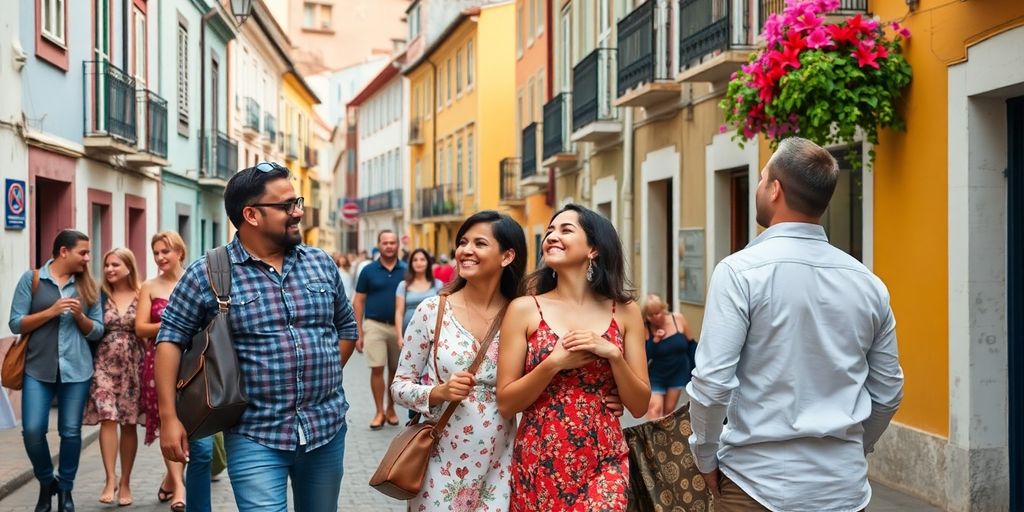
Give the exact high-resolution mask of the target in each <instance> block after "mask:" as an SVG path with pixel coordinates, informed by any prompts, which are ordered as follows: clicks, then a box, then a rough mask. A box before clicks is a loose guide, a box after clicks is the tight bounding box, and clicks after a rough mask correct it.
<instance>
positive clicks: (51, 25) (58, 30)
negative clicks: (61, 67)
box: [39, 0, 105, 45]
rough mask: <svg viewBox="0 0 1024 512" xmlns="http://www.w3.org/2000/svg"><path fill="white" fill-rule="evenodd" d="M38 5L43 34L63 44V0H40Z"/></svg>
mask: <svg viewBox="0 0 1024 512" xmlns="http://www.w3.org/2000/svg"><path fill="white" fill-rule="evenodd" d="M39 7H40V9H39V11H40V12H39V17H40V18H41V24H42V29H43V35H44V36H45V37H46V38H47V39H49V40H51V41H53V42H55V43H57V44H60V45H64V0H40V5H39ZM104 21H105V20H104Z"/></svg>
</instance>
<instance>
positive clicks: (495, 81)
mask: <svg viewBox="0 0 1024 512" xmlns="http://www.w3.org/2000/svg"><path fill="white" fill-rule="evenodd" d="M514 27H515V18H514V6H513V4H512V3H511V2H509V3H503V4H495V5H490V6H484V7H479V8H472V9H469V10H466V11H463V12H462V13H461V14H460V15H459V16H458V17H457V18H456V19H455V20H454V21H453V22H452V23H451V24H450V25H449V26H448V27H447V28H446V30H445V31H444V32H443V33H442V35H441V36H440V37H439V38H438V39H437V40H436V41H434V42H432V43H431V44H430V45H429V46H428V47H427V48H426V50H425V51H424V52H422V54H421V55H419V56H418V57H417V58H416V59H415V60H412V61H411V62H409V63H408V64H407V65H406V67H405V69H404V70H403V73H404V74H405V75H406V77H407V78H408V80H409V91H410V92H409V105H408V108H409V112H410V114H409V116H410V127H409V165H410V181H411V182H410V183H409V187H410V190H412V191H413V192H412V193H411V194H410V195H411V197H412V207H411V219H409V222H410V224H411V228H410V236H411V238H412V245H413V246H414V247H424V248H426V249H428V250H429V251H431V252H432V253H434V254H446V253H448V252H450V251H452V250H453V249H454V248H455V243H456V241H455V240H453V238H454V236H455V234H456V231H457V230H458V228H459V225H461V223H462V221H463V220H464V219H465V218H466V217H468V216H469V215H472V214H473V213H475V212H477V211H480V210H486V209H495V208H497V207H498V200H499V195H500V193H499V181H500V175H501V173H500V167H501V161H502V159H504V158H507V157H509V156H510V155H513V154H514V150H515V145H514V144H515V142H514V141H515V130H514V126H513V100H514V91H515V88H514V84H515V64H514V63H515V54H514V51H515V50H514V45H513V30H514ZM480 56H486V58H480Z"/></svg>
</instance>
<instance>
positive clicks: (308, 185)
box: [279, 73, 319, 246]
mask: <svg viewBox="0 0 1024 512" xmlns="http://www.w3.org/2000/svg"><path fill="white" fill-rule="evenodd" d="M281 96H283V98H284V105H282V106H281V108H282V109H283V111H282V112H281V114H284V115H283V116H282V117H281V121H279V122H280V123H281V127H282V131H284V132H285V133H286V134H287V135H285V137H288V136H290V134H293V133H296V134H297V135H298V150H297V153H298V155H297V157H296V158H295V159H290V158H286V160H285V163H286V165H287V167H288V168H289V169H290V170H291V171H292V185H293V186H294V187H295V191H296V193H298V194H299V195H300V196H303V197H305V198H306V207H307V208H312V207H314V205H315V204H316V200H315V199H314V198H313V185H312V182H313V180H315V179H317V176H316V171H315V170H314V169H311V168H310V167H308V165H309V162H307V161H306V157H305V152H304V148H305V147H306V146H310V147H311V148H313V149H314V151H315V149H316V137H314V136H313V133H312V129H313V124H312V123H313V115H314V114H313V105H315V104H316V103H319V101H318V100H317V98H316V97H315V96H312V95H310V94H309V92H308V91H307V90H306V88H305V87H303V85H302V84H301V83H300V82H299V80H298V79H297V78H296V77H295V75H293V74H291V73H285V75H284V77H283V80H282V81H281ZM289 113H290V114H291V115H289ZM295 113H298V114H301V116H302V117H301V121H299V120H298V119H297V118H296V116H295ZM287 144H288V141H287V140H285V147H287ZM303 231H304V235H303V241H304V243H306V244H308V245H314V246H315V245H317V243H318V242H319V234H318V231H319V229H317V228H312V229H310V228H308V227H306V226H303Z"/></svg>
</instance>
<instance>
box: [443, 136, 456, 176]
mask: <svg viewBox="0 0 1024 512" xmlns="http://www.w3.org/2000/svg"><path fill="white" fill-rule="evenodd" d="M453 148H454V146H453V145H452V139H451V137H449V138H448V160H447V163H448V167H446V168H445V171H446V172H447V175H448V183H452V182H454V176H452V167H454V165H455V162H454V160H455V150H454V149H453Z"/></svg>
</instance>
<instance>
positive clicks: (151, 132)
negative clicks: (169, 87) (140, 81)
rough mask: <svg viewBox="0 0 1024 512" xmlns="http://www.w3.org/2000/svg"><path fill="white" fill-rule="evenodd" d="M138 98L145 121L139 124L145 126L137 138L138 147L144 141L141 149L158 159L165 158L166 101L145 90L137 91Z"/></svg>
mask: <svg viewBox="0 0 1024 512" xmlns="http://www.w3.org/2000/svg"><path fill="white" fill-rule="evenodd" d="M138 97H139V100H138V101H139V106H140V107H142V113H143V114H142V115H143V118H144V119H145V122H144V123H139V126H140V127H141V126H145V134H142V135H143V136H140V137H139V140H140V144H139V145H140V146H141V145H142V144H141V141H142V140H145V147H144V148H141V149H143V150H145V151H146V152H147V153H150V154H152V155H156V156H159V157H160V158H167V100H165V99H163V98H161V97H160V96H159V95H157V94H156V93H155V92H153V91H149V90H146V89H139V91H138ZM140 131H141V129H140Z"/></svg>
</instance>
